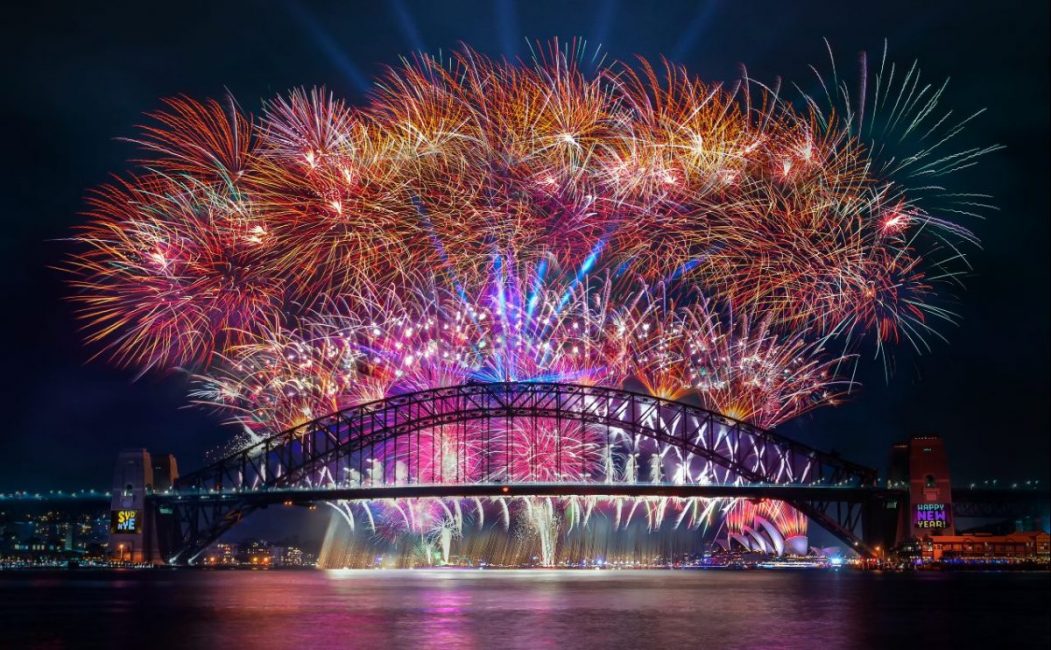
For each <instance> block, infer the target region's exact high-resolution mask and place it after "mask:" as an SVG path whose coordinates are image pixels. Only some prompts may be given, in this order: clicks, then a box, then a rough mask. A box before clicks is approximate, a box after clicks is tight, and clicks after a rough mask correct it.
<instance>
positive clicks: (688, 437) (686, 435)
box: [155, 382, 877, 563]
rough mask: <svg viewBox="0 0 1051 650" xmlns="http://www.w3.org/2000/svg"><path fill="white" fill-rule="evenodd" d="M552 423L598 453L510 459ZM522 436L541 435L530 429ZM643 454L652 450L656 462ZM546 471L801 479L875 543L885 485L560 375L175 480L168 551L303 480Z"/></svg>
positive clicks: (340, 426) (715, 422) (359, 417)
mask: <svg viewBox="0 0 1051 650" xmlns="http://www.w3.org/2000/svg"><path fill="white" fill-rule="evenodd" d="M541 423H542V424H543V425H544V426H546V427H548V430H549V431H551V432H552V435H553V436H554V437H553V443H551V444H554V445H555V446H556V447H560V446H561V445H569V446H572V445H578V447H577V448H578V449H580V450H584V449H587V450H589V453H590V454H591V456H592V457H591V458H590V459H585V458H584V456H586V454H578V456H580V457H581V458H582V460H581V461H580V466H579V467H575V466H574V467H564V466H556V467H550V466H542V467H538V466H536V465H537V464H542V463H545V462H550V461H553V462H554V463H555V464H556V465H557V464H559V463H562V462H563V461H562V460H561V459H562V458H563V455H562V454H559V453H555V454H550V455H546V456H545V455H541V454H536V453H532V452H531V451H530V450H526V453H524V454H522V455H521V456H520V457H525V458H527V459H528V462H527V464H526V465H525V466H522V465H517V466H515V467H512V466H511V465H510V462H509V460H508V459H509V458H510V454H509V453H508V451H509V450H510V451H514V445H515V444H516V435H515V434H514V432H515V430H516V427H518V428H519V429H518V430H519V431H522V430H524V431H530V430H533V431H535V430H536V427H537V425H538V424H541ZM523 425H529V426H528V427H523ZM530 427H531V428H530ZM468 428H470V432H471V433H470V441H471V444H472V445H473V447H472V449H471V450H470V453H466V445H467V444H468V442H467V441H468ZM434 431H440V432H441V435H442V436H446V437H447V439H448V442H449V444H455V445H456V449H457V450H461V449H463V450H464V452H465V453H459V454H457V459H456V461H455V463H454V464H455V466H454V467H448V466H447V464H442V463H439V464H438V465H437V466H436V465H435V464H434V463H431V464H429V465H428V464H427V463H426V462H425V460H426V459H425V458H423V456H425V455H426V453H427V449H426V447H425V446H423V445H422V444H421V435H423V436H424V437H426V436H427V435H428V432H434ZM585 437H586V438H587V441H588V442H587V445H585ZM549 442H550V441H549ZM517 444H526V445H529V444H532V443H530V441H529V438H528V436H526V437H525V440H524V442H519V443H517ZM461 446H462V447H461ZM432 453H433V450H432ZM640 454H641V455H643V456H647V457H648V458H649V459H650V461H649V462H648V464H647V467H646V468H645V469H642V468H641V467H640V464H639V456H640ZM633 455H634V456H635V458H634V459H632V456H633ZM569 457H570V458H572V457H573V456H572V455H569ZM654 458H656V459H657V460H653V459H654ZM586 461H588V462H586ZM468 463H470V466H468ZM414 464H415V468H414V467H413V466H414ZM428 468H429V472H430V473H429V474H428ZM414 469H415V471H413V470H414ZM538 479H540V480H541V482H548V483H551V482H555V483H558V482H565V483H567V484H573V485H577V486H580V485H586V484H591V485H595V486H598V485H602V484H617V485H618V486H622V485H623V484H626V483H635V484H644V483H645V484H658V483H662V484H668V486H669V487H670V488H671V489H673V490H674V486H675V485H680V486H682V490H680V491H682V492H684V494H685V492H689V491H690V489H689V487H690V486H699V485H700V486H703V485H718V486H727V489H728V490H730V492H728V493H732V486H749V487H750V489H751V490H752V492H750V494H755V490H756V489H757V488H758V489H760V490H761V488H762V486H770V487H771V488H773V487H774V486H778V487H779V488H785V487H789V488H790V487H797V488H803V487H807V488H811V489H808V490H800V491H798V492H790V494H799V495H800V496H799V497H798V498H793V499H789V501H790V502H791V503H792V504H793V505H794V506H795V507H797V508H798V509H800V510H801V511H803V512H804V513H805V514H807V515H808V516H809V517H810V518H811V519H812V520H814V521H815V522H816V523H817V524H819V525H820V526H822V527H823V528H825V529H827V530H828V531H829V532H831V533H832V534H834V535H836V536H837V537H839V538H840V539H842V540H844V541H845V542H847V543H848V544H850V545H851V546H853V547H854V548H857V549H858V550H859V551H860V552H862V553H867V554H871V549H870V548H869V547H868V545H866V544H865V542H864V539H865V534H864V530H863V529H864V521H863V519H864V517H865V514H866V506H867V505H870V504H867V503H866V499H859V498H858V494H859V493H863V494H868V493H870V492H871V493H872V494H875V493H876V492H877V490H875V485H876V472H875V470H872V469H870V468H867V467H864V466H861V465H858V464H855V463H851V462H848V461H845V460H843V459H841V458H839V457H838V456H836V455H834V454H829V453H826V452H823V451H820V450H818V449H815V448H813V447H809V446H807V445H804V444H801V443H799V442H797V441H794V440H791V439H790V438H787V437H785V436H782V435H780V434H777V433H775V432H773V431H769V430H765V429H761V428H758V427H755V426H752V425H750V424H748V423H746V422H741V421H739V420H735V419H733V418H729V417H726V416H724V415H722V414H719V413H715V412H713V411H710V410H706V409H704V408H701V407H698V406H694V405H691V404H686V403H683V402H679V401H672V400H666V399H661V398H658V397H653V396H650V395H645V394H641V393H637V392H632V391H628V390H623V389H618V388H609V387H601V386H584V385H577V384H563V383H552V382H496V383H469V384H464V385H460V386H451V387H443V388H434V389H429V390H424V391H419V392H414V393H407V394H403V395H396V396H392V397H389V398H387V399H383V400H378V401H375V402H370V403H367V404H362V405H358V406H354V407H351V408H348V409H345V410H342V411H339V412H337V413H332V414H330V415H326V416H324V417H321V418H318V419H316V420H313V421H311V422H308V423H305V424H302V425H300V426H297V427H294V428H292V429H289V430H288V431H285V432H283V433H280V434H277V435H275V436H273V437H270V438H267V439H265V440H263V441H260V442H258V443H256V444H254V445H252V446H250V447H248V448H246V449H244V450H241V451H239V452H237V453H234V454H231V455H229V456H227V457H226V458H223V459H222V460H219V461H218V462H216V463H214V464H212V465H209V466H207V467H205V468H203V469H201V470H199V471H197V472H194V473H192V474H188V475H185V476H183V477H181V478H180V479H178V480H177V481H176V483H175V486H174V489H173V491H172V492H171V493H170V494H168V495H157V496H156V497H155V498H156V500H157V503H158V504H160V512H162V513H164V514H165V515H167V519H168V525H167V528H168V534H167V535H166V536H165V538H166V540H167V544H166V546H168V547H169V548H168V549H162V551H164V552H165V554H166V556H168V557H170V558H171V561H173V562H176V563H179V562H192V561H193V560H194V559H195V558H196V556H197V555H199V554H200V552H201V551H203V550H204V549H205V548H206V547H207V546H208V545H209V544H210V543H212V542H213V541H215V540H216V539H217V538H218V537H219V536H220V535H221V534H222V533H224V532H225V531H226V530H228V529H229V528H230V527H232V526H233V525H235V524H236V523H237V522H238V521H240V520H241V519H242V518H243V517H244V516H246V515H247V514H248V513H250V512H252V511H253V510H255V509H256V508H258V507H261V505H265V503H266V502H267V500H268V499H267V497H266V496H265V495H267V494H276V493H283V494H285V493H286V496H284V497H283V498H285V499H286V500H288V501H297V500H300V497H298V496H297V495H298V494H310V495H311V496H310V498H311V499H317V497H318V495H319V494H325V493H329V494H332V495H333V497H334V498H352V497H353V495H354V494H355V492H356V491H358V492H360V493H361V494H363V495H364V494H366V493H369V492H370V491H373V490H375V489H377V488H382V487H393V488H397V487H398V486H401V487H408V486H416V487H417V489H416V490H413V492H419V491H420V490H423V491H424V492H426V490H427V487H426V486H428V485H431V486H439V485H441V486H446V487H445V488H444V489H443V490H439V491H441V492H446V491H448V487H447V486H449V485H456V484H462V485H465V486H467V485H478V484H490V485H509V486H511V485H518V484H523V485H524V484H533V483H537V482H538ZM815 488H823V489H815ZM859 490H860V492H859ZM782 491H783V490H782ZM436 492H437V491H436ZM516 492H520V490H516ZM742 492H745V490H742ZM848 493H849V496H846V495H848ZM337 494H338V495H339V496H338V497H336V495H337ZM760 494H761V492H760ZM305 498H306V497H303V499H305ZM162 516H163V515H162Z"/></svg>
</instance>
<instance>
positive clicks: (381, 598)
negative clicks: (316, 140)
mask: <svg viewBox="0 0 1051 650" xmlns="http://www.w3.org/2000/svg"><path fill="white" fill-rule="evenodd" d="M1049 602H1051V577H1049V575H1048V574H1047V573H1046V572H1041V573H1016V572H1004V573H995V572H973V573H972V572H959V573H939V572H922V573H915V574H895V573H882V574H881V573H878V572H859V571H851V570H840V571H829V570H797V571H763V570H751V571H689V570H679V571H673V570H664V571H660V570H654V571H558V570H550V571H549V570H518V571H492V570H469V569H462V570H439V569H427V570H416V571H411V570H387V571H367V570H366V571H352V570H341V571H205V570H182V571H178V570H139V571H133V570H129V571H106V572H104V571H89V570H74V571H55V572H41V571H22V572H19V571H13V572H0V629H3V630H4V634H3V636H4V647H9V648H21V647H30V648H33V647H39V648H77V647H109V648H137V647H142V648H151V649H157V648H167V647H183V648H264V649H265V648H328V647H332V648H337V647H346V648H381V649H384V650H387V649H391V648H428V647H435V648H449V649H453V648H455V649H459V648H558V649H559V650H568V649H570V648H724V647H725V648H782V649H783V648H820V649H821V650H830V649H832V648H896V649H902V648H909V647H923V648H927V649H931V648H976V647H985V648H996V647H1006V646H1008V645H1010V646H1011V647H1045V648H1046V647H1048V644H1049V643H1051V620H1049Z"/></svg>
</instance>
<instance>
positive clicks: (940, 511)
mask: <svg viewBox="0 0 1051 650" xmlns="http://www.w3.org/2000/svg"><path fill="white" fill-rule="evenodd" d="M916 527H917V528H948V527H949V509H948V507H946V505H945V504H944V503H919V504H916Z"/></svg>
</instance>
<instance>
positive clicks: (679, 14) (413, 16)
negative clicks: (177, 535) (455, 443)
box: [0, 1, 1051, 492]
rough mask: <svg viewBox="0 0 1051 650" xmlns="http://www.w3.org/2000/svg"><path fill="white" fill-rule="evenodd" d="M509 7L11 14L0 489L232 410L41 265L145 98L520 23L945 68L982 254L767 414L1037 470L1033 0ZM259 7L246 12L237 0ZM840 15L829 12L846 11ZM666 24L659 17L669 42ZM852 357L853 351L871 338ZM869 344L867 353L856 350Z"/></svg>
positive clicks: (87, 464) (198, 441) (1037, 45)
mask: <svg viewBox="0 0 1051 650" xmlns="http://www.w3.org/2000/svg"><path fill="white" fill-rule="evenodd" d="M571 4H572V8H573V11H565V12H563V11H561V10H560V6H561V5H560V4H559V3H542V2H537V3H529V4H528V5H514V6H512V5H511V3H510V2H498V3H496V4H495V5H493V8H484V9H478V7H477V6H475V5H472V4H470V3H458V2H443V3H440V4H433V5H432V4H431V3H423V2H420V3H412V2H404V3H395V4H394V5H391V6H383V5H381V4H379V3H376V4H369V5H366V6H363V7H359V8H349V7H342V6H340V5H338V4H318V5H311V6H310V8H309V9H306V8H303V7H300V6H299V5H293V4H291V3H283V2H275V3H264V4H261V5H257V6H253V8H252V9H246V8H241V9H238V8H236V7H234V6H228V5H223V6H217V7H210V6H208V5H207V4H205V3H199V4H196V5H194V4H193V3H180V4H179V5H178V6H171V7H167V6H166V7H143V6H142V5H139V4H135V3H114V4H110V5H107V6H105V7H104V8H102V9H98V10H96V11H94V12H92V13H89V14H84V15H81V13H80V12H78V11H76V10H73V9H70V10H69V11H61V10H59V9H57V8H53V7H50V6H40V5H38V6H32V7H28V8H27V7H19V8H16V9H13V10H12V12H11V13H9V19H8V21H7V25H6V30H7V33H5V38H4V43H5V46H6V47H7V48H10V51H9V52H7V56H5V57H4V66H5V70H4V79H5V81H6V83H5V84H4V86H3V90H2V92H3V117H4V119H5V123H7V124H8V125H10V126H9V130H10V133H9V135H8V138H9V142H10V144H9V147H10V151H9V155H8V156H6V157H5V158H4V163H3V164H4V166H5V169H4V178H5V179H6V181H7V191H6V192H5V194H6V197H7V201H6V203H5V205H6V217H7V219H6V223H5V225H6V229H5V236H4V237H3V255H2V260H3V264H4V271H3V274H2V275H3V283H4V284H3V290H4V297H5V303H6V304H7V305H8V306H9V309H10V311H11V314H10V315H9V316H8V317H7V318H5V319H4V320H3V324H2V327H3V336H4V339H5V340H7V341H8V354H7V365H6V368H7V372H6V373H4V375H3V384H2V392H3V399H4V412H5V413H7V414H8V418H7V421H8V430H7V431H5V432H4V434H3V435H2V436H0V469H2V470H3V472H2V475H0V492H10V491H13V490H20V489H27V490H34V491H35V490H48V489H66V490H68V489H80V488H106V487H108V486H109V481H110V477H111V471H112V465H113V462H114V461H115V459H116V455H117V452H118V451H119V450H120V449H122V448H128V447H147V448H149V449H150V450H151V451H154V452H158V451H170V452H173V453H175V454H176V456H177V457H178V460H179V464H180V467H181V469H183V471H188V470H193V469H196V468H198V467H200V466H201V465H202V464H203V462H204V461H203V453H204V452H205V451H206V450H208V449H210V448H213V447H216V446H217V445H219V444H221V443H222V442H224V441H225V440H226V439H227V438H228V436H229V435H230V434H231V433H232V431H233V430H232V429H230V428H229V427H224V426H223V425H222V424H221V422H220V419H219V418H218V417H217V416H213V415H211V414H209V413H207V412H204V411H202V410H200V409H196V408H184V407H185V406H186V405H187V398H186V394H185V389H186V377H185V375H183V374H180V373H176V372H169V373H165V374H147V375H146V376H144V377H142V378H139V379H136V372H135V371H134V370H122V369H118V368H115V367H114V366H112V365H111V364H109V363H108V362H107V361H105V360H104V359H95V360H92V359H91V357H92V355H93V354H94V353H95V352H97V350H95V349H92V348H90V347H89V346H85V345H84V344H83V341H82V340H81V337H80V336H79V334H78V333H77V323H76V319H75V317H74V314H73V310H72V307H71V305H70V304H69V302H68V301H65V300H64V299H63V297H64V296H66V295H68V294H69V289H68V288H67V287H66V286H65V284H64V280H65V279H64V278H63V277H62V274H61V273H60V272H59V271H56V270H54V267H55V266H56V265H58V264H60V263H61V262H62V261H63V260H64V259H65V258H66V256H67V255H68V254H69V253H70V250H71V247H70V245H69V243H68V242H67V241H64V238H66V237H68V236H69V235H70V234H71V233H72V231H73V229H74V228H75V227H76V226H77V225H78V224H81V223H83V222H84V220H85V218H84V217H83V216H81V215H80V212H81V211H82V210H83V209H84V207H85V204H84V196H85V195H86V193H87V192H88V191H89V190H90V189H91V188H93V187H95V186H97V185H99V184H101V183H103V182H106V181H107V180H108V179H109V177H110V175H111V174H123V173H125V172H126V171H127V170H128V169H130V165H129V163H128V162H127V161H128V159H130V158H134V157H135V156H136V154H137V151H136V149H135V147H134V146H133V145H131V144H129V143H126V142H123V141H121V140H120V138H124V137H133V136H134V135H135V133H136V130H135V125H136V124H141V123H142V122H143V121H144V117H143V114H144V113H147V112H150V111H152V110H155V109H157V108H158V107H159V106H160V102H161V99H162V98H165V97H171V96H174V95H179V94H186V95H189V96H192V97H195V98H207V97H220V96H222V95H223V94H225V93H226V92H227V91H229V92H230V93H231V94H232V95H233V96H234V97H236V98H237V99H238V100H239V101H240V103H241V105H242V106H243V107H244V108H245V109H246V110H248V111H258V109H259V107H260V103H261V101H262V100H263V99H266V98H268V97H271V96H273V95H275V94H278V93H281V92H284V91H286V90H288V89H290V88H293V87H298V86H311V85H325V86H327V87H328V88H330V89H331V90H333V91H334V92H335V93H336V94H337V95H341V96H343V97H345V98H347V99H348V100H349V101H350V102H352V103H361V102H363V101H364V98H365V93H364V87H365V84H367V83H368V81H369V80H370V79H371V78H372V77H373V76H374V75H375V74H376V73H378V72H379V71H380V70H381V67H382V66H383V65H396V64H397V63H398V62H399V57H400V56H405V55H408V54H410V53H411V52H412V51H414V50H419V49H424V50H425V51H428V52H437V51H438V50H442V51H448V50H450V49H453V48H456V47H458V46H459V43H460V42H463V43H466V44H468V45H470V46H472V47H474V48H476V49H478V50H481V51H483V52H486V53H491V54H497V55H499V54H505V55H508V56H528V49H527V48H526V41H525V39H529V40H530V41H534V40H541V41H546V40H548V39H549V38H551V37H554V36H558V37H559V38H560V39H570V38H572V37H574V36H581V37H583V38H587V39H588V41H589V42H592V43H596V42H601V43H602V44H603V49H604V50H605V51H607V52H608V53H609V56H610V57H611V58H614V59H621V60H631V59H632V57H633V56H634V55H636V54H640V55H643V56H645V57H647V58H649V59H651V60H653V59H657V58H658V57H659V56H660V55H661V54H665V55H667V56H668V57H669V58H671V59H673V60H675V61H677V62H679V63H682V64H684V65H685V66H686V68H687V69H688V70H689V71H690V72H692V73H695V74H698V75H699V76H701V77H702V78H705V79H712V80H733V79H735V78H736V77H737V76H738V75H739V70H738V65H739V64H744V65H746V66H747V68H748V72H749V75H750V76H751V77H753V78H757V79H761V80H768V81H769V80H773V79H775V78H776V77H778V76H780V77H782V78H783V79H785V80H786V81H788V82H793V81H794V82H797V83H801V84H807V83H811V82H812V79H813V76H812V73H810V71H809V70H808V68H807V66H808V65H809V64H814V65H817V66H819V67H822V68H824V67H827V62H828V56H827V52H826V50H825V44H824V42H823V41H822V38H823V37H827V38H828V39H829V41H830V43H831V46H832V48H833V50H834V52H835V53H836V61H837V64H838V65H841V66H842V67H843V68H844V69H845V70H846V71H848V72H850V73H853V71H854V68H855V67H856V57H857V53H858V52H859V51H860V50H867V51H868V52H869V53H870V54H871V55H872V56H878V54H879V53H880V51H881V50H882V47H883V39H884V38H886V39H888V41H889V47H890V59H891V60H894V61H897V62H899V63H902V64H909V63H911V62H912V60H913V59H917V60H918V61H919V64H920V67H921V68H922V69H923V79H925V80H927V81H929V82H931V83H935V84H940V83H941V82H942V81H943V80H944V79H946V78H950V77H951V79H952V81H951V83H950V84H949V86H948V88H947V90H946V94H945V98H944V100H943V103H942V106H943V107H944V108H946V109H952V110H953V114H954V115H956V116H963V115H967V114H970V113H973V112H974V111H976V110H979V109H982V108H985V109H987V110H986V112H985V113H984V114H983V115H981V116H980V117H979V118H977V119H976V120H974V121H973V122H972V123H971V124H970V125H969V126H968V128H967V130H966V131H965V132H964V133H963V135H962V136H961V137H960V141H959V143H958V146H959V147H960V148H964V147H970V146H986V145H995V144H999V145H1004V146H1005V148H1004V149H1003V150H1000V151H997V152H995V153H992V154H990V155H988V156H986V157H985V158H984V159H983V160H982V161H981V163H980V164H979V165H978V166H977V167H976V168H972V169H968V170H965V171H964V172H962V173H960V174H956V175H954V176H953V177H952V178H951V183H952V186H951V187H952V189H953V190H954V191H959V192H985V193H989V194H992V195H993V196H994V199H993V203H994V204H995V205H997V206H998V208H999V210H998V211H996V212H989V213H988V214H987V216H986V219H985V220H983V221H977V220H974V219H971V218H967V217H960V218H959V220H960V222H961V223H963V224H964V225H966V226H968V227H970V228H972V229H973V230H974V231H976V232H977V234H978V235H979V237H980V238H981V240H982V249H981V250H978V249H975V250H971V251H970V252H969V259H970V262H971V264H972V265H973V272H972V273H971V274H970V277H967V278H966V279H965V289H964V290H963V291H961V292H960V294H959V295H958V296H956V297H955V300H954V301H953V305H952V307H953V310H954V311H955V312H957V313H958V314H959V315H960V324H959V325H958V326H944V327H941V328H940V330H939V331H940V332H941V333H942V334H943V335H944V336H945V337H946V338H947V339H948V342H943V341H939V340H937V339H935V338H933V337H932V338H931V347H932V350H931V351H930V352H928V353H925V354H923V355H916V354H914V353H912V352H910V351H909V350H908V349H906V347H905V346H904V345H902V346H899V347H898V348H897V349H895V350H894V351H893V353H892V358H893V361H894V366H895V367H894V371H893V373H892V375H891V377H890V379H889V381H885V380H884V378H883V367H882V365H881V362H880V361H878V360H875V359H871V358H868V359H865V360H864V361H863V363H862V366H861V372H860V374H859V379H860V380H861V381H862V383H863V388H862V389H861V391H860V393H859V394H857V395H855V396H853V398H852V399H851V400H850V401H849V402H847V403H846V404H844V405H842V406H839V407H837V408H832V409H823V410H819V411H817V412H815V413H813V414H810V415H806V416H803V417H802V418H799V419H798V420H795V421H793V422H791V423H789V424H787V425H784V426H782V427H780V428H779V431H781V432H783V433H785V434H787V435H789V436H791V437H794V438H796V439H798V440H800V441H803V442H806V443H808V444H811V445H814V446H816V447H819V448H822V449H834V450H836V451H838V452H839V453H840V454H841V455H842V456H843V457H844V458H848V459H850V460H853V461H856V462H859V463H863V464H867V465H870V466H872V467H874V468H876V469H878V470H879V471H880V473H881V474H885V471H886V465H887V460H888V456H889V448H890V445H891V444H892V443H893V442H894V441H896V440H899V439H902V438H905V437H907V436H909V435H911V434H937V435H940V436H942V437H943V438H944V439H945V441H946V446H947V448H948V453H949V457H950V459H951V463H952V466H951V469H952V472H953V475H954V478H955V479H956V482H958V483H965V482H970V481H982V480H985V479H1000V480H1001V481H1005V480H1020V481H1023V482H1024V481H1025V480H1030V479H1039V480H1041V482H1042V483H1044V484H1045V485H1046V483H1047V481H1048V479H1049V466H1048V457H1049V454H1051V446H1049V439H1051V435H1049V421H1048V404H1047V400H1048V395H1049V394H1051V386H1049V371H1048V367H1049V366H1048V360H1049V350H1048V340H1049V338H1051V336H1049V335H1051V329H1049V318H1048V316H1049V309H1048V306H1049V305H1048V295H1049V291H1048V289H1049V287H1048V240H1049V237H1048V219H1047V217H1048V213H1049V206H1048V180H1047V179H1048V149H1047V146H1048V115H1047V107H1048V88H1047V78H1048V57H1047V43H1048V38H1047V29H1048V7H1047V4H1046V3H1037V2H1031V3H1019V4H1017V5H1010V6H990V5H987V4H985V3H977V2H973V3H962V4H961V3H949V2H938V3H926V4H924V5H922V6H921V7H919V8H914V7H913V5H911V4H909V3H904V2H900V3H882V4H880V5H879V6H874V7H867V8H866V10H865V11H864V13H863V14H861V15H858V14H857V13H855V12H852V11H851V10H850V9H848V8H843V7H838V6H829V7H825V6H819V5H818V4H807V5H804V6H802V7H800V8H796V9H794V10H786V9H785V7H784V6H783V5H782V4H775V3H760V4H750V5H749V6H747V7H744V6H737V5H731V4H721V3H717V2H699V3H698V2H669V3H665V4H663V5H661V11H654V10H653V9H652V8H651V7H647V6H641V5H639V6H636V5H634V4H632V3H619V2H615V1H608V2H594V3H585V2H578V3H571ZM257 7H258V8H257ZM845 25H849V27H850V29H849V31H845V30H844V26H845ZM667 34H673V35H674V36H673V37H672V38H668V37H667V36H666V35H667ZM867 352H869V353H871V350H868V351H867ZM869 356H870V357H871V354H869Z"/></svg>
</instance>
